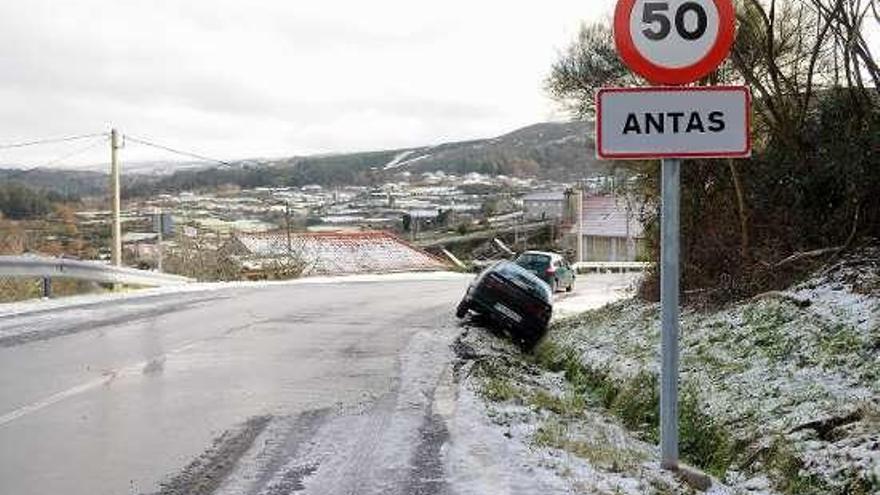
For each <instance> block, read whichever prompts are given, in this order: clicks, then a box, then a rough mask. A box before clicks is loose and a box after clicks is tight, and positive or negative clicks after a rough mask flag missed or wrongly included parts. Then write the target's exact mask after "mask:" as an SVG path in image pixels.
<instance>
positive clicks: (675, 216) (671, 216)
mask: <svg viewBox="0 0 880 495" xmlns="http://www.w3.org/2000/svg"><path fill="white" fill-rule="evenodd" d="M662 167H663V171H662V174H663V185H662V189H663V190H662V200H663V206H662V211H661V212H660V215H661V216H660V222H661V223H660V237H661V245H660V259H661V262H660V305H661V322H662V323H661V337H660V339H661V340H660V354H661V356H662V361H661V363H660V456H661V466H662V467H663V468H664V469H677V468H678V322H679V301H678V281H679V259H680V258H679V254H680V248H681V245H680V241H681V238H680V235H679V224H680V215H679V207H680V201H681V192H680V181H681V179H680V176H681V174H680V172H681V160H679V159H677V158H668V159H664V160H663V164H662Z"/></svg>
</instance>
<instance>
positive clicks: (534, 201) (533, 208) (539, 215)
mask: <svg viewBox="0 0 880 495" xmlns="http://www.w3.org/2000/svg"><path fill="white" fill-rule="evenodd" d="M522 201H523V213H524V215H525V218H526V220H559V219H562V217H563V215H564V214H565V201H566V200H565V192H564V191H551V192H536V193H531V194H527V195H526V196H524V197H523V199H522Z"/></svg>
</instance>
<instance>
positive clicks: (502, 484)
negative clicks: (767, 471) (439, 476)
mask: <svg viewBox="0 0 880 495" xmlns="http://www.w3.org/2000/svg"><path fill="white" fill-rule="evenodd" d="M454 349H455V351H456V354H457V356H458V358H459V362H458V363H457V364H456V366H455V370H456V373H455V375H456V382H457V383H458V389H457V401H456V411H455V415H454V421H452V422H451V424H450V435H451V441H450V443H449V447H448V449H447V452H446V464H447V471H448V472H449V473H450V478H451V480H452V481H453V482H454V486H455V488H456V492H457V493H462V494H475V495H476V494H484V493H506V494H523V495H527V494H533V493H543V494H558V495H563V494H564V495H568V494H575V493H582V494H591V495H592V494H608V495H611V494H616V495H653V494H656V495H665V494H672V493H692V492H693V490H692V488H691V487H690V486H689V485H688V484H687V483H686V482H685V481H684V480H683V479H680V478H678V477H677V476H675V475H673V474H672V473H670V472H668V471H664V470H662V469H660V459H659V452H658V449H657V448H656V446H655V445H653V444H652V443H650V442H647V441H644V440H642V439H640V438H638V435H636V434H634V433H633V432H631V431H629V430H627V429H626V427H625V426H624V424H623V423H622V421H620V420H619V419H618V418H616V417H614V416H613V415H612V414H609V413H608V412H607V411H605V410H604V409H603V408H602V407H601V405H599V404H598V403H596V401H595V400H593V398H591V397H590V396H589V395H588V394H584V393H583V391H582V390H579V389H578V388H577V387H576V386H574V385H573V384H572V383H571V382H570V381H568V380H566V377H565V376H564V374H563V373H559V372H551V371H548V370H546V369H544V368H542V367H541V366H540V365H538V364H537V363H535V362H534V360H533V359H529V358H528V357H527V356H524V355H523V354H522V353H521V352H520V351H519V349H518V348H517V347H515V346H514V345H512V344H511V343H510V341H509V340H508V339H507V338H505V337H504V336H496V335H492V334H490V333H489V332H488V331H487V330H485V329H483V328H479V327H473V328H469V329H468V330H466V331H465V332H464V333H463V334H462V336H461V337H459V339H458V341H457V342H456V344H455V346H454ZM707 493H709V494H712V495H734V494H735V493H737V492H736V491H733V490H732V489H731V488H730V487H727V486H725V485H723V484H720V483H718V482H717V481H716V482H715V483H713V484H712V486H711V487H710V488H709V490H708V491H707Z"/></svg>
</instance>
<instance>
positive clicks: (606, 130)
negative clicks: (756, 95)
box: [596, 86, 752, 160]
mask: <svg viewBox="0 0 880 495" xmlns="http://www.w3.org/2000/svg"><path fill="white" fill-rule="evenodd" d="M750 108H751V95H750V94H749V90H748V88H745V87H740V86H735V87H730V86H705V87H691V88H676V87H662V88H608V89H602V90H599V92H598V94H597V95H596V115H597V123H596V155H597V156H598V157H599V159H602V160H627V159H630V160H632V159H650V158H724V157H726V158H744V157H748V156H750V155H751V153H752V146H751V139H750V137H749V134H750V126H751V117H750V116H751V112H750Z"/></svg>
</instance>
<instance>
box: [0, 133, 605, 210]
mask: <svg viewBox="0 0 880 495" xmlns="http://www.w3.org/2000/svg"><path fill="white" fill-rule="evenodd" d="M592 135H593V125H592V124H591V123H587V122H563V123H554V122H551V123H540V124H535V125H531V126H528V127H524V128H522V129H519V130H516V131H514V132H511V133H509V134H504V135H502V136H499V137H496V138H491V139H477V140H472V141H462V142H454V143H445V144H440V145H436V146H424V147H416V148H406V149H395V150H383V151H370V152H358V153H340V154H330V155H316V156H305V157H291V158H284V159H272V160H245V161H239V162H235V163H233V164H232V165H231V166H211V165H210V164H207V163H205V164H202V165H204V166H200V164H198V163H190V164H188V166H187V168H185V169H183V170H179V169H178V170H176V171H175V172H173V173H171V174H162V173H157V172H159V171H160V170H161V169H170V168H171V167H167V164H162V163H156V164H131V165H125V166H124V169H127V170H129V171H131V170H136V171H137V172H136V173H128V174H125V175H124V177H123V186H124V188H125V192H126V194H128V195H147V194H156V193H159V192H177V191H185V190H198V189H210V188H213V187H217V186H222V185H225V184H235V185H238V186H241V187H259V186H303V185H306V184H320V185H324V186H333V185H366V184H371V183H375V182H377V181H380V180H383V179H385V178H388V177H392V176H394V175H396V174H398V173H401V172H411V173H414V174H420V173H424V172H437V171H442V172H445V173H447V174H459V175H461V174H466V173H470V172H478V173H483V174H488V175H509V176H514V177H540V178H548V179H558V180H567V179H575V178H583V177H589V176H593V175H598V174H602V173H605V172H606V171H607V165H605V164H602V163H600V162H597V161H596V159H595V153H594V149H593V138H592ZM157 167H158V168H157ZM16 172H17V174H16ZM3 173H8V174H9V175H10V176H16V180H18V181H20V182H22V183H24V184H26V185H28V186H31V187H35V188H39V189H49V190H54V191H57V192H60V193H62V194H64V193H74V192H75V193H76V194H77V195H91V194H101V193H103V192H104V191H106V183H107V180H106V175H105V174H102V173H97V172H60V171H54V170H45V169H37V170H31V171H27V172H23V171H13V170H0V180H2V179H4V175H3Z"/></svg>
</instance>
